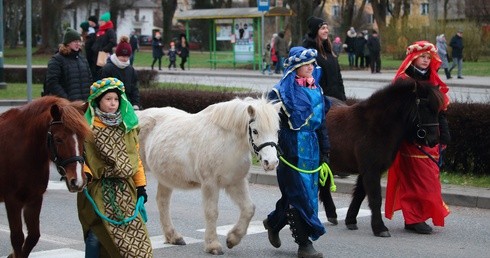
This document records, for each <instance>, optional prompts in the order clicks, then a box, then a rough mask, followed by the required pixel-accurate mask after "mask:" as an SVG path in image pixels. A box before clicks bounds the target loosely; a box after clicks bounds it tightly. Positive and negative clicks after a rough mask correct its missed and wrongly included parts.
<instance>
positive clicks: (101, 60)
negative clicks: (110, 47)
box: [97, 51, 109, 66]
mask: <svg viewBox="0 0 490 258" xmlns="http://www.w3.org/2000/svg"><path fill="white" fill-rule="evenodd" d="M108 57H109V53H107V52H104V51H99V53H98V54H97V66H104V65H105V64H106V63H107V58H108Z"/></svg>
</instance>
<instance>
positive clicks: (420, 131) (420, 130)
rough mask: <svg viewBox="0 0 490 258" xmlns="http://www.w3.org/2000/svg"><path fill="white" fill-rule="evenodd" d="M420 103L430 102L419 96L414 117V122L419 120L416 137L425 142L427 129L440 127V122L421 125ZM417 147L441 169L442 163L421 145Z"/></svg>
mask: <svg viewBox="0 0 490 258" xmlns="http://www.w3.org/2000/svg"><path fill="white" fill-rule="evenodd" d="M415 92H417V82H415ZM420 101H428V99H423V98H420V97H419V96H417V98H416V99H415V106H416V112H417V114H416V117H414V120H415V119H417V128H418V129H417V132H416V135H417V138H419V139H421V140H423V139H425V137H426V136H427V131H426V130H425V128H427V127H434V126H437V127H438V126H439V122H437V123H427V124H422V123H420V120H421V119H420V113H419V105H420ZM415 146H416V147H417V149H418V150H419V151H421V152H422V153H423V154H425V155H426V156H427V157H428V158H429V159H430V160H432V161H433V162H434V163H436V164H437V166H439V167H441V164H440V163H441V162H440V161H437V160H436V159H435V158H434V157H433V156H432V155H430V154H429V153H428V152H427V151H425V150H424V149H423V148H422V147H421V146H420V145H418V144H415Z"/></svg>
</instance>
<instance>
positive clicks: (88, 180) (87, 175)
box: [85, 172, 92, 184]
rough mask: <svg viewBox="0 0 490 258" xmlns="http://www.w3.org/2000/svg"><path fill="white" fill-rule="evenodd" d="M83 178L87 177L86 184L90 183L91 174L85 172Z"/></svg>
mask: <svg viewBox="0 0 490 258" xmlns="http://www.w3.org/2000/svg"><path fill="white" fill-rule="evenodd" d="M85 177H87V184H88V183H91V182H92V174H90V173H87V172H85Z"/></svg>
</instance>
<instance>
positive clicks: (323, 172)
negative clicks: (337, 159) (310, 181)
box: [279, 156, 337, 192]
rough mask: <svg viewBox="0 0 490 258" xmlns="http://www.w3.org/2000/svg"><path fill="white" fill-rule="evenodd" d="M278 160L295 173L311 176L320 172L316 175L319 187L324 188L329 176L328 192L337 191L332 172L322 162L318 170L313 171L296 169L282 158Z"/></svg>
mask: <svg viewBox="0 0 490 258" xmlns="http://www.w3.org/2000/svg"><path fill="white" fill-rule="evenodd" d="M279 159H280V160H281V161H282V162H284V164H286V165H288V166H289V167H291V168H292V169H294V170H296V171H298V172H300V173H306V174H313V173H316V172H318V171H320V173H319V174H318V181H319V182H320V185H321V186H325V183H326V182H327V178H328V177H329V176H330V178H331V181H330V191H332V192H335V191H337V186H336V185H335V182H334V179H333V173H332V170H331V169H330V167H329V166H328V164H327V163H325V162H323V163H322V164H321V165H320V166H319V167H318V168H316V169H313V170H305V169H301V168H298V167H296V166H295V165H293V164H291V163H289V162H288V161H287V160H286V159H285V158H283V157H282V156H279Z"/></svg>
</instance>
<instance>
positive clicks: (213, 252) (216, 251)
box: [208, 249, 224, 255]
mask: <svg viewBox="0 0 490 258" xmlns="http://www.w3.org/2000/svg"><path fill="white" fill-rule="evenodd" d="M208 253H210V254H212V255H223V254H224V252H223V250H217V249H213V250H209V251H208Z"/></svg>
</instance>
